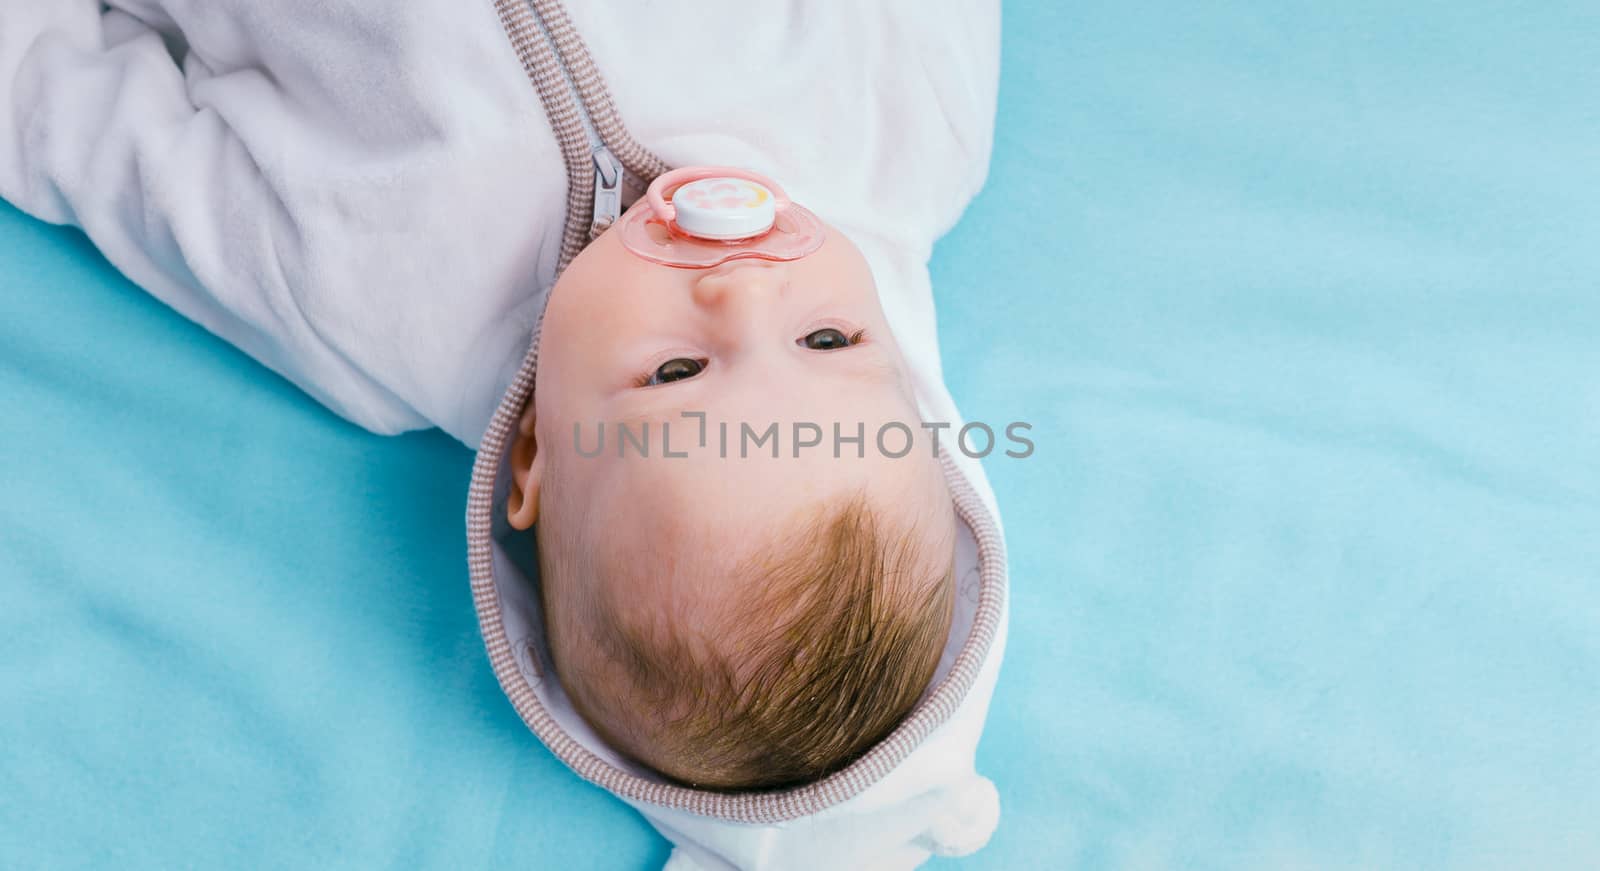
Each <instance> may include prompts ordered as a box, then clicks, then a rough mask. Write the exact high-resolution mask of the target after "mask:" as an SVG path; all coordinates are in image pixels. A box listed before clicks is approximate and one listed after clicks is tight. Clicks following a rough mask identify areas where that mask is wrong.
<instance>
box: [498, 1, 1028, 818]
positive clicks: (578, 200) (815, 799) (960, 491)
mask: <svg viewBox="0 0 1600 871" xmlns="http://www.w3.org/2000/svg"><path fill="white" fill-rule="evenodd" d="M532 2H533V4H534V6H535V7H536V8H537V9H538V13H539V16H540V17H541V18H542V19H543V22H544V27H543V28H541V26H540V21H539V19H536V18H535V17H534V15H533V13H532V11H531V10H530V9H529V6H528V0H495V8H496V10H497V11H498V12H499V15H500V21H501V23H502V24H503V25H504V26H505V30H506V34H507V36H508V37H509V38H510V40H511V44H512V46H513V47H514V48H515V49H516V51H517V55H518V57H519V58H520V59H521V61H522V65H523V69H524V70H526V71H527V73H528V77H529V79H531V80H532V81H533V84H534V86H535V87H536V89H537V90H538V92H539V98H540V100H541V101H542V102H543V103H544V107H545V111H546V113H547V114H549V116H550V124H551V127H552V128H554V130H555V132H556V137H557V139H558V140H559V141H560V143H561V153H562V159H563V160H564V161H566V164H567V222H566V226H565V228H564V232H563V235H562V249H561V261H560V264H559V269H558V273H557V274H559V271H560V270H564V269H565V268H566V266H567V264H568V263H570V262H571V260H572V258H573V257H575V256H577V254H578V252H579V251H581V250H582V249H583V246H584V245H585V244H586V243H587V242H588V232H589V228H590V218H591V212H592V210H593V204H592V199H593V184H594V168H593V163H592V158H591V156H590V154H589V143H588V138H587V136H586V134H585V132H584V130H583V122H582V118H581V116H580V115H579V114H578V109H577V107H576V106H575V105H574V102H573V99H572V94H571V89H570V88H568V87H567V85H566V82H565V81H564V73H563V70H562V67H561V62H560V61H558V60H557V59H556V56H555V52H553V51H552V50H551V45H550V42H549V40H547V39H546V38H545V35H544V31H545V30H548V31H549V33H550V34H551V36H552V37H553V39H554V41H555V45H556V50H557V51H559V52H560V55H561V58H562V59H564V60H565V62H566V69H567V70H569V71H570V72H571V73H572V77H573V81H574V83H575V84H576V86H577V89H578V91H579V95H580V97H581V99H582V100H583V102H584V105H585V108H587V110H588V112H589V115H590V118H591V121H592V122H593V123H594V124H595V127H596V130H597V132H598V133H599V134H600V136H601V138H602V140H603V141H604V142H605V143H606V147H607V148H609V149H611V151H612V152H613V153H614V154H615V155H616V156H617V159H618V160H619V161H620V162H621V163H622V164H623V166H624V167H625V168H626V169H627V170H628V171H629V172H631V173H633V174H634V175H635V176H636V177H638V178H639V179H640V180H641V181H644V182H648V181H649V180H651V179H653V178H654V177H655V176H656V175H658V174H659V173H661V172H663V171H665V170H666V169H667V168H668V167H667V165H666V163H664V162H663V161H661V159H660V158H658V157H656V156H655V155H653V154H651V153H650V152H649V151H648V150H646V149H645V148H643V147H642V146H640V145H639V144H638V143H637V142H635V141H634V140H633V138H632V137H631V136H629V135H628V133H627V129H626V128H625V127H624V126H623V124H622V122H621V119H620V118H619V117H618V116H617V112H616V108H615V106H614V105H613V104H612V101H611V97H610V94H609V93H608V92H607V91H606V88H605V83H604V81H603V80H602V78H601V77H600V74H599V72H598V70H596V69H595V66H594V63H593V61H592V60H591V59H590V58H589V56H588V52H587V50H586V49H585V48H584V46H583V42H582V40H581V39H579V38H578V36H577V33H576V32H575V31H574V30H573V29H572V24H571V22H570V21H569V20H568V18H567V15H566V12H565V10H564V9H563V8H562V7H561V4H560V3H559V2H558V0H532ZM542 325H543V322H542V318H541V322H540V324H539V325H538V326H536V327H535V329H534V333H533V340H532V342H531V343H530V345H529V347H528V352H527V354H526V355H525V356H524V357H523V360H522V365H521V367H520V368H519V369H518V371H517V374H516V377H515V378H514V379H513V381H512V383H511V386H510V387H509V388H508V389H507V391H506V394H505V396H504V397H503V398H502V399H501V401H500V404H499V406H498V407H497V408H496V409H495V413H494V418H493V419H492V420H491V421H490V423H489V427H488V430H487V431H486V432H485V433H484V436H483V442H482V444H481V445H480V447H479V449H478V455H477V459H476V460H475V461H474V463H473V467H472V483H471V486H470V488H469V489H468V493H467V565H468V568H469V570H470V572H471V577H472V599H473V604H474V605H475V607H476V609H477V612H478V625H479V628H480V629H481V631H482V633H483V639H484V645H485V646H486V647H487V649H488V652H489V661H490V663H491V664H492V665H493V667H494V673H495V677H496V678H498V679H499V681H500V687H501V689H502V690H504V691H505V694H506V697H507V698H509V699H510V700H511V704H512V706H513V707H515V708H516V710H517V713H518V714H520V715H521V717H522V720H523V722H525V723H526V724H527V725H528V728H529V729H531V730H533V733H534V734H535V735H537V736H538V737H539V739H540V740H541V741H543V742H544V744H545V746H547V747H549V748H550V751H551V752H552V753H554V754H555V755H556V757H557V758H559V759H560V760H561V761H562V762H564V763H566V765H567V766H568V767H570V768H571V769H572V770H573V771H574V772H576V773H577V774H578V776H579V777H582V778H583V779H584V780H587V781H589V782H590V783H593V784H595V785H597V786H600V787H602V788H604V789H606V790H609V791H610V792H612V793H615V794H616V795H618V796H621V797H623V798H626V799H631V800H635V801H640V802H646V803H649V804H655V805H660V806H663V807H669V808H675V809H678V810H683V811H687V812H689V813H693V814H698V815H701V816H706V817H713V818H716V819H721V820H728V821H732V822H741V823H779V822H783V821H786V820H792V819H796V818H799V817H803V816H809V815H811V814H815V813H818V812H820V811H822V810H825V809H827V808H829V807H832V806H833V805H836V804H838V803H840V802H843V801H845V800H847V799H849V798H851V797H852V796H855V795H857V794H858V793H860V792H861V791H863V790H865V789H866V788H867V787H869V786H871V785H872V784H873V783H875V782H877V781H878V780H879V779H881V778H882V777H884V775H886V774H888V773H889V772H890V771H891V770H893V769H894V768H895V766H896V765H898V764H899V763H900V762H901V761H903V760H904V759H905V758H906V757H907V756H909V755H910V754H911V752H912V751H913V750H915V749H916V747H917V746H918V745H919V744H921V743H922V741H923V739H925V738H926V737H927V736H928V735H929V734H930V733H932V732H933V730H934V729H936V728H938V727H939V725H940V724H942V723H944V722H945V721H946V720H948V719H949V718H950V716H951V715H952V714H953V713H954V712H955V711H956V709H957V708H958V707H959V706H960V704H961V700H962V699H963V698H965V697H966V695H967V691H968V690H969V689H970V688H971V686H972V683H973V681H974V680H975V679H976V678H977V675H978V672H979V670H980V669H981V668H982V666H983V663H984V660H985V658H986V657H987V655H988V652H989V648H990V646H991V645H992V644H993V642H994V638H995V635H996V633H997V632H998V631H999V625H1000V616H1001V614H1002V610H1003V606H1004V601H1005V595H1006V588H1005V579H1006V568H1005V545H1004V542H1003V541H1002V540H1001V536H1000V532H999V528H998V526H997V525H996V523H995V521H994V519H993V518H992V517H990V515H989V513H988V511H987V509H985V507H984V505H983V501H982V500H981V499H980V498H979V496H978V494H977V493H976V491H974V490H973V488H972V485H971V484H970V483H969V482H968V481H967V480H966V478H965V477H964V476H962V474H961V473H960V471H959V470H958V469H957V468H956V465H955V463H954V461H953V460H952V459H951V457H950V455H949V454H944V455H943V464H944V471H945V478H946V480H947V481H948V482H949V487H950V491H951V494H952V496H953V497H954V500H955V508H956V512H957V514H958V515H959V516H960V517H961V519H962V520H963V521H964V522H965V523H966V524H967V526H968V527H969V528H970V529H971V530H972V533H973V536H974V538H975V539H976V541H977V549H978V566H979V588H978V589H979V592H978V607H977V612H976V614H975V615H974V617H973V624H972V629H971V631H970V632H969V634H968V635H967V638H966V641H965V643H964V644H963V645H962V647H961V651H960V653H959V654H957V656H956V660H955V663H954V664H953V666H952V667H951V669H950V672H949V674H948V675H946V677H945V679H944V680H943V681H942V682H941V683H940V684H939V685H938V687H936V688H935V689H934V691H933V692H932V693H931V694H929V696H928V697H927V698H925V699H924V700H923V701H922V703H921V704H919V705H918V706H917V708H916V710H914V711H913V712H912V714H911V716H909V717H907V718H906V720H905V721H904V722H902V723H901V724H900V726H899V727H898V728H896V729H895V730H894V732H892V733H891V734H890V735H889V737H887V738H885V739H884V740H883V741H881V742H879V743H878V744H877V745H876V746H875V747H873V748H872V749H871V750H869V751H868V752H867V753H866V755H864V756H862V757H861V758H860V759H857V760H856V761H855V762H853V763H851V764H850V765H849V766H848V767H846V768H844V769H843V770H841V771H839V772H837V773H835V774H832V775H830V776H828V777H825V778H823V779H822V780H819V781H816V782H814V783H810V784H807V785H805V786H800V787H796V788H793V789H788V790H782V791H778V792H757V793H717V792H706V791H702V790H696V789H689V788H687V787H682V786H674V785H671V784H667V783H662V782H659V781H655V780H649V779H646V778H643V777H639V776H637V775H634V774H630V773H628V772H626V771H623V770H622V769H620V768H618V767H616V766H614V765H612V764H611V763H609V762H607V761H606V760H604V759H601V758H600V757H598V756H596V755H595V754H594V753H591V752H590V751H589V750H588V748H586V747H584V746H583V745H582V744H580V743H579V742H578V741H576V740H575V739H573V738H572V737H571V736H570V735H568V734H567V733H566V732H565V731H563V730H562V729H561V727H560V725H559V724H557V723H556V721H555V718H554V717H553V716H551V714H550V712H549V711H547V710H546V709H545V707H544V705H543V703H542V702H540V700H539V697H538V695H537V694H536V693H535V692H534V690H533V688H532V687H531V686H530V685H529V684H528V682H527V679H526V678H525V677H524V676H523V674H522V671H521V670H520V669H519V668H518V667H517V661H516V656H515V654H514V653H513V652H512V649H511V643H510V641H509V640H508V639H507V637H506V630H505V623H504V621H503V618H502V615H501V611H500V597H499V595H498V593H497V591H496V579H495V571H494V541H493V534H492V530H493V516H494V511H495V504H494V487H495V480H496V476H497V474H498V472H499V469H500V466H501V463H502V461H503V459H504V458H505V453H506V451H507V450H508V449H509V447H510V444H511V436H512V433H513V432H514V431H515V429H516V422H517V420H518V419H519V418H520V417H521V414H522V410H523V408H525V407H526V405H527V403H528V402H529V401H530V399H531V397H532V395H533V384H534V371H535V369H536V367H537V363H538V356H539V335H540V327H542Z"/></svg>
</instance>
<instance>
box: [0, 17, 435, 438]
mask: <svg viewBox="0 0 1600 871" xmlns="http://www.w3.org/2000/svg"><path fill="white" fill-rule="evenodd" d="M182 51H183V44H182V39H181V35H174V34H170V33H169V34H165V37H164V35H163V34H162V33H159V32H157V31H156V30H154V29H152V28H151V27H149V26H147V25H146V24H145V23H143V22H141V21H139V20H137V19H135V18H133V17H132V16H130V15H128V14H126V13H123V12H121V11H117V10H109V11H108V10H105V9H103V8H102V4H100V3H99V2H97V0H49V2H40V0H0V197H3V198H4V199H6V200H9V201H10V202H12V203H13V204H15V205H16V206H17V207H18V208H20V209H22V210H23V211H25V212H27V213H29V214H31V215H33V216H35V217H37V218H39V219H41V220H44V221H48V222H51V223H56V224H71V225H75V226H78V227H80V228H82V229H83V231H84V232H85V233H87V234H88V236H89V238H90V240H91V241H93V242H94V244H95V245H96V246H97V247H98V248H99V249H100V250H101V251H102V252H103V253H104V254H105V256H106V258H107V259H108V260H110V261H111V263H112V264H113V265H114V266H116V267H117V269H119V270H121V271H122V272H123V274H125V275H127V276H128V278H130V279H131V280H133V281H134V282H135V283H137V284H138V285H140V286H141V287H143V288H144V289H145V290H147V291H149V292H150V293H151V294H153V295H155V296H156V297H158V298H160V299H161V300H162V301H163V302H165V303H166V304H168V305H170V306H172V307H173V308H174V309H176V310H178V311H179V312H180V313H182V314H183V315H184V316H185V317H188V318H189V319H191V320H193V321H196V322H197V323H199V324H200V325H202V326H203V327H205V328H206V329H207V330H209V331H211V332H212V333H214V334H216V335H218V336H220V337H222V338H223V339H225V340H227V341H228V342H230V343H232V344H234V345H236V346H238V347H239V348H240V349H242V350H244V351H245V352H246V353H248V354H249V355H251V356H252V357H254V358H255V359H257V360H259V361H260V362H262V363H264V364H266V365H267V366H268V367H270V368H271V369H273V370H274V371H276V372H278V373H279V374H281V375H283V376H285V377H286V378H288V379H289V380H291V381H293V382H294V383H295V384H297V385H298V386H300V387H301V388H302V389H304V390H305V391H306V392H308V393H310V394H311V395H312V396H313V397H315V398H316V399H317V400H319V401H321V402H322V403H323V404H324V405H327V406H328V407H329V408H331V409H333V410H334V411H335V412H336V413H338V414H339V415H341V416H342V417H344V418H346V419H348V420H351V421H353V422H355V423H357V424H359V425H361V426H363V427H366V428H368V429H371V430H374V431H376V432H383V433H393V432H399V431H402V430H406V429H414V428H418V427H423V426H427V425H428V424H427V422H426V421H425V420H424V419H423V418H422V417H421V416H420V415H418V414H417V412H416V411H414V410H413V409H411V408H410V407H409V406H407V405H406V404H405V403H404V402H402V401H401V400H400V399H398V398H397V397H396V396H395V395H394V394H392V393H391V392H389V391H388V390H386V389H385V388H384V387H383V386H382V385H380V384H378V383H377V382H375V381H374V380H372V379H371V378H370V377H368V376H367V375H366V374H364V373H363V372H362V371H361V370H360V369H359V368H357V367H356V366H354V365H353V364H351V363H350V362H349V361H348V360H347V359H345V358H344V357H343V356H341V355H340V354H339V352H338V351H337V350H336V349H335V348H333V347H332V346H330V345H329V344H328V343H326V342H324V341H322V340H321V339H320V338H319V337H318V335H317V331H316V329H315V327H314V325H313V324H312V323H310V322H308V320H307V319H306V317H305V315H304V312H303V311H302V307H301V305H300V299H301V296H300V295H301V294H304V293H306V292H308V290H310V289H308V288H306V287H304V286H302V284H303V282H296V281H290V280H288V278H287V277H286V276H291V275H299V276H303V275H305V270H304V269H303V268H302V264H301V262H300V260H301V259H302V258H303V256H304V255H303V245H302V239H301V237H300V232H299V229H298V228H297V224H296V221H295V219H294V216H293V214H291V212H290V210H288V209H287V208H286V207H285V205H284V202H283V200H282V198H281V197H280V196H278V193H277V191H276V190H275V187H274V184H273V180H272V179H269V178H268V177H267V176H266V175H265V174H264V173H263V172H262V170H261V168H260V166H259V165H258V162H257V161H256V160H255V159H254V157H253V156H252V154H251V153H250V151H249V149H247V148H246V146H245V144H244V143H243V142H242V141H241V139H240V138H239V137H238V136H237V135H235V132H234V130H233V129H232V128H231V127H230V125H229V124H228V123H227V121H226V120H225V114H224V113H222V112H219V111H218V110H217V108H218V107H217V106H215V105H213V104H212V102H211V100H210V98H209V97H208V94H211V93H220V92H221V91H220V89H217V90H216V91H213V90H212V89H209V88H206V87H203V86H201V87H197V86H195V85H194V84H193V82H192V80H191V77H187V76H185V72H184V69H183V68H182V66H181V65H180V60H179V58H177V57H175V56H174V52H182ZM228 75H230V76H236V77H245V79H246V81H243V82H241V81H234V82H232V83H230V84H231V85H233V87H231V88H230V89H228V91H227V92H228V93H230V94H234V95H236V94H238V93H241V92H245V93H248V92H249V91H250V90H251V89H271V88H272V87H273V83H272V81H271V77H270V76H267V75H264V74H262V73H261V72H259V71H253V70H250V69H241V70H238V71H234V72H230V73H229V74H228ZM252 77H253V79H254V80H253V81H251V80H250V79H251V78H252ZM202 84H203V85H210V84H214V80H212V79H206V80H204V81H203V83H202ZM317 290H319V291H323V292H325V289H317Z"/></svg>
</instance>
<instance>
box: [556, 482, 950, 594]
mask: <svg viewBox="0 0 1600 871" xmlns="http://www.w3.org/2000/svg"><path fill="white" fill-rule="evenodd" d="M668 462H670V461H664V462H662V463H657V464H655V465H646V464H645V463H644V462H640V463H635V464H633V465H632V467H631V468H623V469H620V470H619V472H620V475H619V479H618V481H616V482H614V483H613V484H612V485H611V486H607V487H605V488H604V489H605V490H606V491H607V492H606V499H605V502H606V503H607V504H606V505H604V506H600V510H597V511H593V512H587V516H588V517H590V518H592V519H593V521H595V522H598V523H601V524H603V525H604V528H603V529H596V530H589V531H588V534H587V535H585V538H587V539H588V540H589V541H591V542H596V543H597V545H598V546H597V548H596V551H597V552H596V553H595V554H593V555H592V556H593V557H594V560H595V568H596V574H597V576H598V577H599V579H600V583H602V584H604V585H606V586H607V588H608V589H607V590H606V593H607V595H608V598H610V599H611V600H612V601H613V602H617V603H619V604H622V605H624V606H626V604H627V600H628V598H629V597H633V598H635V599H637V600H640V601H644V600H650V601H652V605H653V606H654V607H658V608H663V609H684V610H693V609H696V608H704V607H712V606H714V605H715V604H716V603H718V602H721V601H723V600H726V599H729V598H738V597H743V596H747V595H751V594H753V593H754V592H757V591H753V590H751V589H749V585H750V584H754V583H759V582H760V578H761V577H762V576H763V575H764V574H765V573H767V572H769V571H770V570H771V569H772V566H773V564H774V563H779V562H793V558H794V556H795V555H796V554H804V553H808V552H810V551H811V550H813V549H814V548H812V544H813V542H814V541H815V539H817V538H818V537H819V536H821V535H822V534H823V533H824V530H825V529H826V527H827V524H828V523H829V522H831V521H832V520H833V519H834V518H835V517H836V516H837V515H838V514H840V513H841V512H843V511H844V510H845V509H846V508H848V507H850V506H852V505H857V504H859V505H860V506H861V508H862V510H863V511H864V512H865V513H866V515H867V516H868V517H870V518H871V519H872V521H873V522H874V524H875V526H876V527H877V528H878V529H879V530H882V532H883V533H884V535H885V536H887V537H890V538H892V539H894V540H895V541H897V542H899V543H900V544H903V545H905V546H906V547H907V548H908V550H909V551H910V552H912V554H913V555H915V554H916V553H917V552H920V551H922V550H924V549H928V550H929V551H930V553H929V554H928V557H929V559H938V558H942V555H943V551H946V550H948V548H949V547H950V546H953V534H954V531H953V525H954V521H953V512H952V508H951V505H950V501H949V496H948V493H947V492H946V491H945V490H944V485H943V479H942V475H941V473H940V471H939V467H938V466H937V465H935V464H932V463H917V462H913V461H909V460H908V461H905V462H901V461H897V460H890V461H886V462H880V463H868V462H864V461H854V462H855V465H853V466H850V465H843V466H841V465H836V464H839V463H840V461H836V460H832V459H831V458H827V459H824V460H821V461H816V462H813V463H810V464H807V463H804V462H795V463H790V462H788V461H785V460H782V459H778V460H773V459H771V458H768V459H766V460H765V461H763V462H762V463H752V462H751V461H749V460H745V461H739V460H732V459H730V460H726V461H712V462H700V463H694V462H685V463H682V464H681V465H677V466H673V465H668Z"/></svg>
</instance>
